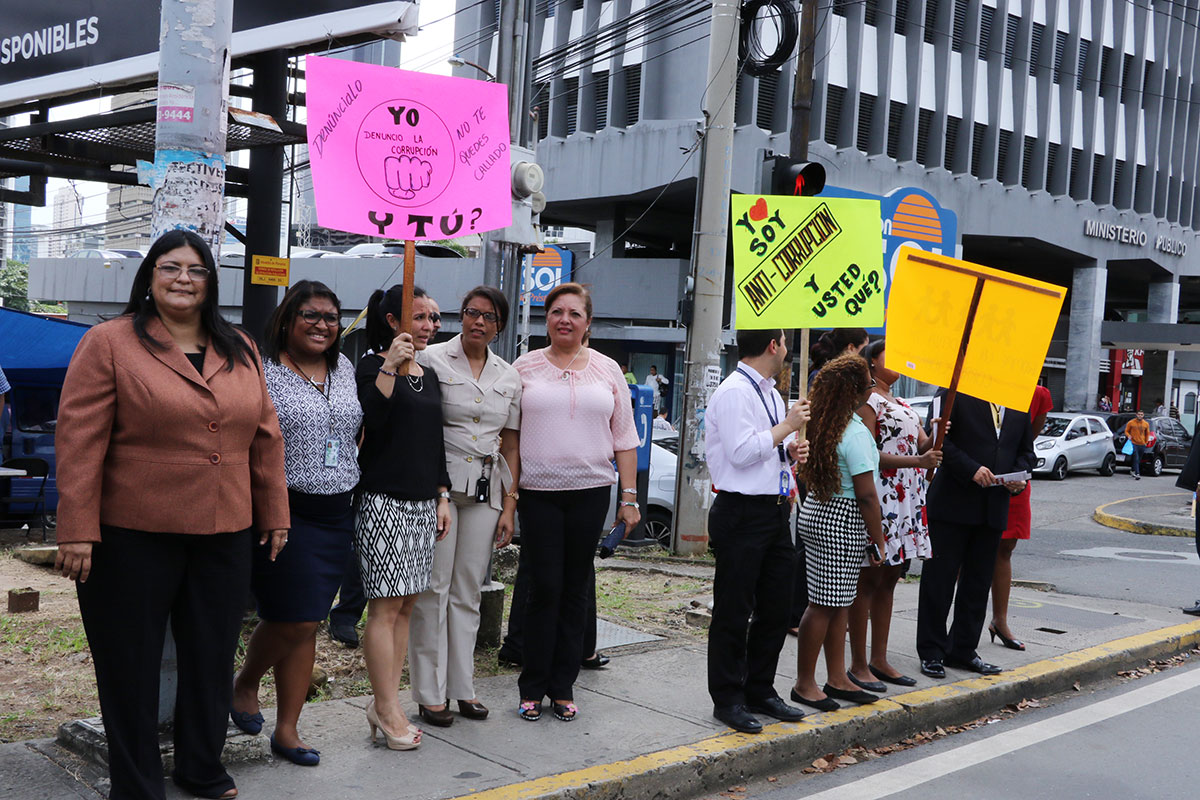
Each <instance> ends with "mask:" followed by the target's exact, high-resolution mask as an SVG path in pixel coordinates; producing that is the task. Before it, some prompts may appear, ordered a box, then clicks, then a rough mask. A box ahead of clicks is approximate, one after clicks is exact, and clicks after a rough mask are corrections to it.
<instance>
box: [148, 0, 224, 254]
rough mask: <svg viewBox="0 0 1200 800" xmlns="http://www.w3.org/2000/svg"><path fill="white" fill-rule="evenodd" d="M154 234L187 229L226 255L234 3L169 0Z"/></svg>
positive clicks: (162, 47) (162, 48)
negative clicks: (227, 142) (223, 245)
mask: <svg viewBox="0 0 1200 800" xmlns="http://www.w3.org/2000/svg"><path fill="white" fill-rule="evenodd" d="M160 31H161V33H160V35H159V55H158V119H157V125H156V127H155V131H154V167H153V173H152V175H151V176H150V185H151V188H152V189H153V190H154V206H153V217H152V222H151V226H150V228H151V235H152V236H153V237H154V238H158V237H159V236H160V235H162V234H163V233H166V232H167V231H170V230H175V229H177V228H184V229H187V230H192V231H195V232H196V233H198V234H199V235H200V236H201V238H203V239H204V240H205V241H207V242H208V243H209V245H210V246H211V247H212V250H213V255H214V256H218V255H219V248H220V243H221V239H222V237H223V235H224V233H223V228H224V225H225V210H224V206H223V203H222V198H223V196H224V194H225V134H226V129H227V124H226V120H227V118H228V107H229V45H230V41H231V40H232V37H233V0H163V3H162V24H161V28H160Z"/></svg>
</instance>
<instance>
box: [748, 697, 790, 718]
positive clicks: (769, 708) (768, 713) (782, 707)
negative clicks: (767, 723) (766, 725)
mask: <svg viewBox="0 0 1200 800" xmlns="http://www.w3.org/2000/svg"><path fill="white" fill-rule="evenodd" d="M746 710H747V711H750V712H751V713H754V714H762V715H763V716H764V717H774V718H775V719H777V720H779V721H780V722H799V721H800V720H802V719H804V712H803V711H801V710H800V709H798V708H796V707H795V706H789V705H788V704H787V703H785V702H783V699H782V698H779V697H768V698H767V699H766V700H756V701H746Z"/></svg>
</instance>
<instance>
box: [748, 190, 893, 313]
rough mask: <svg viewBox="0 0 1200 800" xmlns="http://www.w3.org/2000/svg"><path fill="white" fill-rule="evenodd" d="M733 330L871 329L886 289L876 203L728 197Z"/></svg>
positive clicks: (769, 197)
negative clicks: (733, 305)
mask: <svg viewBox="0 0 1200 800" xmlns="http://www.w3.org/2000/svg"><path fill="white" fill-rule="evenodd" d="M730 213H731V215H732V220H733V226H732V229H733V281H734V287H735V289H734V293H735V295H736V297H737V300H736V303H737V306H736V308H737V320H736V327H737V328H738V329H741V330H746V329H763V328H808V327H821V328H837V327H857V328H862V327H869V326H872V325H880V324H882V323H883V297H884V290H885V289H886V280H887V279H886V277H885V276H884V272H883V268H882V263H883V256H882V253H883V239H882V234H881V233H880V227H879V203H878V201H874V200H848V199H841V198H822V197H790V196H772V195H766V196H760V195H734V196H733V197H732V198H731V199H730Z"/></svg>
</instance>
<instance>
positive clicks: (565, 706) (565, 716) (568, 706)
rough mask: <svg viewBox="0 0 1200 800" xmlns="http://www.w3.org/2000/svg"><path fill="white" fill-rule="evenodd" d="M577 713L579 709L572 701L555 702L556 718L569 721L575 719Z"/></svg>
mask: <svg viewBox="0 0 1200 800" xmlns="http://www.w3.org/2000/svg"><path fill="white" fill-rule="evenodd" d="M578 713H579V709H578V708H576V707H575V704H574V703H555V704H554V716H555V718H556V719H561V720H562V721H563V722H571V721H572V720H574V719H575V715H576V714H578Z"/></svg>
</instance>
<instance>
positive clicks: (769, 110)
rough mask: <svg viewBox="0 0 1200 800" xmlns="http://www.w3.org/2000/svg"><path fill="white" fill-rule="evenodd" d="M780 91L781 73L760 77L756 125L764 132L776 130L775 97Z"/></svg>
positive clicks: (755, 116) (755, 114) (755, 113)
mask: <svg viewBox="0 0 1200 800" xmlns="http://www.w3.org/2000/svg"><path fill="white" fill-rule="evenodd" d="M778 90H779V73H778V72H772V73H770V74H769V75H760V76H759V78H758V108H757V109H756V110H755V112H754V124H755V125H757V126H758V127H760V128H762V129H763V130H764V131H771V130H774V128H773V127H772V126H773V125H774V119H775V95H776V93H777V91H778Z"/></svg>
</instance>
